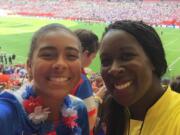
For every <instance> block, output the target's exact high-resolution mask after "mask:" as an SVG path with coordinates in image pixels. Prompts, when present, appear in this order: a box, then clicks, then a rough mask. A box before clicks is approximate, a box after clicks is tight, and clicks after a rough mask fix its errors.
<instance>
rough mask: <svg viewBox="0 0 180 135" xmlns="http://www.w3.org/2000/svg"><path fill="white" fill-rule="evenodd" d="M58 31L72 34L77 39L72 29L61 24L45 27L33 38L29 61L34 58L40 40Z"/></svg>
mask: <svg viewBox="0 0 180 135" xmlns="http://www.w3.org/2000/svg"><path fill="white" fill-rule="evenodd" d="M56 30H64V31H66V32H69V33H71V34H72V35H74V36H75V37H77V36H76V35H75V34H74V33H73V32H72V31H71V30H70V29H68V28H66V27H65V26H64V25H61V24H58V23H52V24H48V25H45V26H43V27H41V28H40V29H39V30H38V31H36V32H35V33H34V35H33V37H32V40H31V45H30V50H29V54H28V58H29V59H31V58H32V56H33V53H34V50H35V49H36V47H37V42H38V40H39V39H40V38H41V37H42V36H44V35H46V34H47V33H48V32H50V31H56Z"/></svg>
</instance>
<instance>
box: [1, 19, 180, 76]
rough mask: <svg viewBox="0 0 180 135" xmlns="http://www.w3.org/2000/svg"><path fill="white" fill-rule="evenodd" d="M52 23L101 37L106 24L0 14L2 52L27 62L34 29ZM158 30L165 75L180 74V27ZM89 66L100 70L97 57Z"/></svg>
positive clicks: (19, 61)
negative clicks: (90, 31)
mask: <svg viewBox="0 0 180 135" xmlns="http://www.w3.org/2000/svg"><path fill="white" fill-rule="evenodd" d="M49 23H61V24H63V25H66V26H67V27H69V28H71V29H72V30H74V29H78V28H86V29H89V30H92V31H93V32H95V33H96V34H97V35H98V37H99V38H101V35H102V32H103V31H104V27H105V24H103V23H91V24H89V23H83V22H77V21H68V20H58V19H46V18H35V17H34V18H31V17H19V16H8V17H0V47H1V50H0V51H1V53H7V54H12V53H15V54H16V56H17V59H16V63H25V61H26V58H27V54H28V48H29V44H30V40H31V37H32V34H33V32H34V31H36V30H37V29H39V28H40V27H41V26H43V25H45V24H49ZM156 29H157V31H158V33H160V32H161V31H163V34H162V35H161V39H162V41H163V44H164V48H165V51H166V57H167V61H168V65H169V69H168V71H167V73H166V76H168V77H172V76H174V75H177V74H180V55H179V54H180V38H179V37H180V29H173V28H156ZM90 68H92V69H93V70H94V71H97V72H99V70H100V62H99V58H98V55H97V58H96V59H95V60H94V61H93V63H92V64H91V66H90Z"/></svg>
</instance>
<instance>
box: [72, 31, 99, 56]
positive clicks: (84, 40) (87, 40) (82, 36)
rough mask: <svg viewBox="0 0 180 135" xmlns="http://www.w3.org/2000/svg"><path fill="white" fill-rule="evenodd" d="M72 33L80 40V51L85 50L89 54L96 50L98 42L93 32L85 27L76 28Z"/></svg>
mask: <svg viewBox="0 0 180 135" xmlns="http://www.w3.org/2000/svg"><path fill="white" fill-rule="evenodd" d="M74 33H75V34H76V35H77V37H78V38H79V40H80V42H81V47H82V52H84V51H86V50H87V51H88V52H89V54H91V53H94V52H97V51H98V49H99V42H98V37H97V35H96V34H95V33H93V32H92V31H89V30H86V29H78V30H75V31H74Z"/></svg>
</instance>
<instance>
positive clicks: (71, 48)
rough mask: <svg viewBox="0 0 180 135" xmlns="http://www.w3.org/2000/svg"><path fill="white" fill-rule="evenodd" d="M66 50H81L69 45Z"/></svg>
mask: <svg viewBox="0 0 180 135" xmlns="http://www.w3.org/2000/svg"><path fill="white" fill-rule="evenodd" d="M65 50H68V51H76V52H78V53H79V52H80V50H79V49H77V48H74V47H70V46H69V47H66V48H65Z"/></svg>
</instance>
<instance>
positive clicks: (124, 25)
mask: <svg viewBox="0 0 180 135" xmlns="http://www.w3.org/2000/svg"><path fill="white" fill-rule="evenodd" d="M113 29H114V30H124V31H126V32H128V33H130V34H131V35H133V36H134V37H135V38H136V40H137V41H138V42H139V43H140V45H141V46H142V48H143V50H144V52H145V53H146V55H147V56H148V57H149V59H150V61H151V63H152V64H153V65H154V67H155V74H156V75H157V77H159V78H160V77H162V75H163V74H164V73H165V72H166V70H167V61H166V58H165V52H164V49H163V45H162V42H161V39H160V37H159V35H158V34H157V32H156V31H155V29H154V28H153V27H151V26H149V25H147V24H145V23H144V22H142V21H132V20H122V21H116V22H115V23H113V24H110V25H109V26H108V27H107V28H106V29H105V32H104V34H103V36H104V35H105V34H106V33H107V32H108V31H110V30H113Z"/></svg>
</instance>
